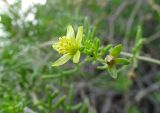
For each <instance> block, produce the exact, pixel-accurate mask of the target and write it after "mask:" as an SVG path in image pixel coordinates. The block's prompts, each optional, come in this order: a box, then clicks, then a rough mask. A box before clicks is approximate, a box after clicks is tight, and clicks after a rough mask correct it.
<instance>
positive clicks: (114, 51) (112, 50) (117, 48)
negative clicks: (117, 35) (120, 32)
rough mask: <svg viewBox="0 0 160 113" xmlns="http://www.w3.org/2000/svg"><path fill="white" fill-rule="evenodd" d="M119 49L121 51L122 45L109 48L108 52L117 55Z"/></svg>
mask: <svg viewBox="0 0 160 113" xmlns="http://www.w3.org/2000/svg"><path fill="white" fill-rule="evenodd" d="M121 51H122V45H121V44H119V45H117V46H115V47H114V48H112V49H111V51H110V54H111V55H112V56H114V57H117V56H118V55H119V54H120V52H121Z"/></svg>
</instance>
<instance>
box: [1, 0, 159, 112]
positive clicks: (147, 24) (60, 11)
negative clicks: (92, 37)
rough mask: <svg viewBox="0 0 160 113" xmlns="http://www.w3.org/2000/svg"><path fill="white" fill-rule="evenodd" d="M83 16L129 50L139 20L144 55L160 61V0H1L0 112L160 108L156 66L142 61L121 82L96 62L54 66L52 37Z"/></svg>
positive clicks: (105, 38) (109, 41) (103, 35)
mask: <svg viewBox="0 0 160 113" xmlns="http://www.w3.org/2000/svg"><path fill="white" fill-rule="evenodd" d="M86 20H87V22H88V24H89V26H90V28H91V29H92V28H93V27H96V28H97V32H96V36H97V37H98V38H99V39H100V40H101V42H102V45H107V44H118V43H122V45H123V51H125V52H129V53H131V52H132V48H133V47H134V46H135V45H136V43H135V42H136V41H135V40H136V39H135V37H136V31H137V26H138V25H141V27H142V36H143V39H144V42H143V44H142V47H141V49H140V50H139V55H141V56H147V57H152V58H155V59H159V60H160V0H0V113H160V65H158V64H155V63H151V62H146V61H141V60H137V61H136V62H137V65H136V66H132V65H129V66H128V68H126V69H125V70H123V71H122V72H121V73H119V77H118V79H116V80H114V79H112V78H111V77H110V76H109V75H108V73H107V71H106V70H98V69H97V68H96V66H97V65H95V64H92V63H86V64H85V65H84V66H83V67H81V68H80V69H79V70H78V71H74V65H73V64H72V63H67V64H65V65H64V66H61V67H52V66H51V64H52V63H53V62H54V61H55V60H56V59H57V58H58V57H59V55H58V54H57V53H56V52H55V51H54V50H53V49H52V46H51V45H52V43H53V41H54V40H56V39H58V37H59V36H63V35H65V33H66V27H67V25H69V24H71V25H73V26H74V27H75V28H77V27H78V26H80V25H84V26H85V22H86ZM84 29H85V28H84Z"/></svg>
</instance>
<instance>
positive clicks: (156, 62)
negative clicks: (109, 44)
mask: <svg viewBox="0 0 160 113" xmlns="http://www.w3.org/2000/svg"><path fill="white" fill-rule="evenodd" d="M121 55H124V56H127V57H133V54H131V53H127V52H121ZM136 58H137V59H138V60H142V61H146V62H150V63H155V64H158V65H160V60H157V59H154V58H150V57H145V56H137V57H136Z"/></svg>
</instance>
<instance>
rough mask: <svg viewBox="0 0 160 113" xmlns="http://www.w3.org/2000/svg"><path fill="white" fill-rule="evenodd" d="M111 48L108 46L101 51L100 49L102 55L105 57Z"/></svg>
mask: <svg viewBox="0 0 160 113" xmlns="http://www.w3.org/2000/svg"><path fill="white" fill-rule="evenodd" d="M111 48H112V45H111V44H109V45H107V46H105V47H104V48H103V49H102V53H101V54H102V55H105V54H106V53H107V52H108V51H109V50H110V49H111Z"/></svg>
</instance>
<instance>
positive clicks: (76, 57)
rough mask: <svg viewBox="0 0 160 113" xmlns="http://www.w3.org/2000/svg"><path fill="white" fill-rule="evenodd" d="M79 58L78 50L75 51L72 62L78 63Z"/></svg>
mask: <svg viewBox="0 0 160 113" xmlns="http://www.w3.org/2000/svg"><path fill="white" fill-rule="evenodd" d="M79 58H80V51H77V52H76V54H75V55H74V56H73V63H78V62H79Z"/></svg>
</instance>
